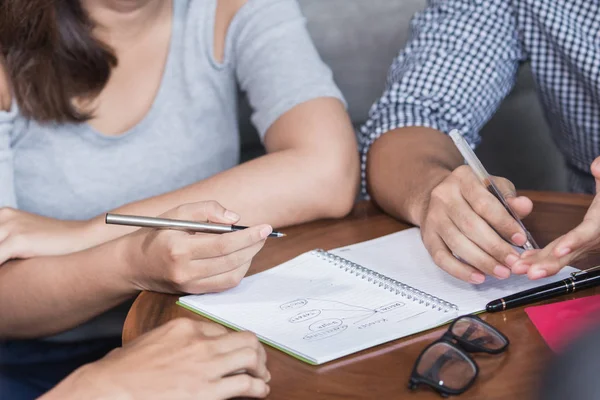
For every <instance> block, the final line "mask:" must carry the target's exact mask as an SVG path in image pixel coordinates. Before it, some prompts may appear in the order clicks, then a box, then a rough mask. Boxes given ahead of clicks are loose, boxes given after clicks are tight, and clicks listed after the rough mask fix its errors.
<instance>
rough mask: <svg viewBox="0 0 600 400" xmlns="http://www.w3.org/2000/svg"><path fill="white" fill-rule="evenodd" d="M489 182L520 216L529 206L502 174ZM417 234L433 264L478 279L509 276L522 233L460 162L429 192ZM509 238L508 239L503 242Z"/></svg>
mask: <svg viewBox="0 0 600 400" xmlns="http://www.w3.org/2000/svg"><path fill="white" fill-rule="evenodd" d="M494 182H495V183H496V185H497V186H498V188H500V190H501V191H502V194H503V195H504V196H505V197H506V198H507V201H508V203H509V204H510V206H511V207H512V208H513V209H514V210H515V212H516V213H517V214H518V215H519V217H520V218H524V217H525V216H527V215H528V214H529V213H531V210H532V208H533V203H532V202H531V200H530V199H529V198H527V197H523V196H521V197H515V188H514V185H513V184H512V183H511V182H510V181H508V180H506V179H504V178H494ZM420 225H421V235H422V237H423V242H424V243H425V247H427V250H428V251H429V253H430V254H431V256H432V257H433V259H434V261H435V263H436V264H437V265H438V266H440V267H441V268H442V269H444V270H445V271H447V272H448V273H450V274H451V275H453V276H455V277H457V278H459V279H462V280H464V281H467V282H471V283H475V284H478V283H482V282H483V281H484V280H485V274H488V275H494V276H495V277H497V278H499V279H505V278H508V277H509V276H510V273H511V268H512V266H513V265H514V264H515V263H516V262H517V261H518V260H519V254H518V253H517V252H516V250H515V249H514V248H513V247H512V246H511V245H510V243H513V244H514V245H516V246H522V245H523V244H525V242H526V241H527V237H526V236H525V232H523V230H522V229H521V227H520V226H519V224H518V223H517V221H515V220H514V218H512V217H511V216H510V214H509V213H508V211H506V209H505V208H504V207H503V206H502V204H501V203H500V202H499V201H498V199H496V198H495V197H494V196H493V195H492V194H491V193H490V192H489V191H488V190H487V188H485V187H484V186H483V185H482V184H481V182H479V181H478V180H477V178H476V177H475V175H474V174H473V172H472V170H471V168H469V167H468V166H466V165H463V166H460V167H458V168H456V169H455V170H454V171H453V172H452V173H451V174H449V175H448V176H447V177H446V178H445V179H444V180H442V181H441V183H439V184H438V185H437V186H436V187H435V188H434V189H433V190H432V191H431V194H430V197H429V202H428V204H427V207H426V209H425V212H424V213H423V214H422V218H421V224H420ZM509 242H510V243H509Z"/></svg>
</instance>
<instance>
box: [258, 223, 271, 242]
mask: <svg viewBox="0 0 600 400" xmlns="http://www.w3.org/2000/svg"><path fill="white" fill-rule="evenodd" d="M271 232H273V228H272V227H271V226H269V225H267V226H265V227H264V228H262V229H261V230H260V237H261V238H263V239H266V238H268V237H269V235H270V234H271Z"/></svg>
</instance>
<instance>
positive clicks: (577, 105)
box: [359, 0, 600, 195]
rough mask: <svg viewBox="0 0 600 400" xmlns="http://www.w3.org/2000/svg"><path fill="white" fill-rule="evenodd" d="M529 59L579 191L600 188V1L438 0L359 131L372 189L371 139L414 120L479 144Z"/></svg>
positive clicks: (421, 16)
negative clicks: (597, 168)
mask: <svg viewBox="0 0 600 400" xmlns="http://www.w3.org/2000/svg"><path fill="white" fill-rule="evenodd" d="M526 61H529V62H530V63H531V69H532V73H533V76H534V79H535V81H536V87H537V89H538V93H539V97H540V100H541V102H542V105H543V107H544V111H545V115H546V118H547V119H548V122H549V125H550V126H551V127H552V134H553V135H554V139H555V141H556V143H557V144H558V146H559V148H560V150H561V151H562V152H563V154H564V156H565V159H566V161H567V166H568V167H569V168H568V170H569V185H570V189H571V190H572V191H575V192H588V193H593V192H595V187H594V180H593V178H592V176H591V175H590V174H589V168H590V164H591V162H592V161H593V160H594V158H595V157H596V156H598V155H600V105H599V103H600V90H599V89H600V1H598V0H430V1H429V6H428V8H427V9H426V10H425V11H423V12H420V13H418V14H416V15H415V17H414V18H413V21H412V31H411V39H410V41H409V42H408V44H407V46H406V48H405V49H404V50H403V51H402V52H401V53H400V54H399V55H398V57H397V58H396V59H395V60H394V63H393V65H392V67H391V69H390V72H389V75H388V80H387V86H386V90H385V92H384V94H383V96H382V97H381V99H380V100H379V101H378V102H377V103H375V104H374V105H373V107H372V108H371V110H370V114H369V119H368V121H367V122H366V123H365V125H364V126H362V127H361V129H360V132H359V141H360V145H361V153H362V154H361V156H362V162H361V164H362V183H363V194H365V195H367V192H366V170H365V168H366V162H367V153H368V151H369V148H370V146H371V144H372V143H373V142H374V141H375V140H376V139H377V138H378V137H380V136H381V135H382V134H384V133H385V132H388V131H390V130H393V129H396V128H400V127H405V126H425V127H431V128H434V129H437V130H440V131H442V132H446V133H447V132H449V131H450V130H451V129H454V128H456V129H459V130H460V131H461V132H462V133H463V134H464V135H465V138H466V139H467V140H468V141H469V142H470V144H471V145H472V146H476V145H477V144H478V143H479V141H480V136H479V130H480V129H481V127H482V126H483V125H484V124H485V123H486V122H487V121H488V120H489V119H490V118H491V116H492V115H493V113H494V112H495V111H496V109H497V108H498V106H499V104H500V102H501V101H502V100H503V99H504V97H505V96H506V95H507V94H508V93H509V92H510V91H511V89H512V87H513V85H514V84H515V80H516V75H517V70H518V67H519V65H520V64H521V63H523V62H526Z"/></svg>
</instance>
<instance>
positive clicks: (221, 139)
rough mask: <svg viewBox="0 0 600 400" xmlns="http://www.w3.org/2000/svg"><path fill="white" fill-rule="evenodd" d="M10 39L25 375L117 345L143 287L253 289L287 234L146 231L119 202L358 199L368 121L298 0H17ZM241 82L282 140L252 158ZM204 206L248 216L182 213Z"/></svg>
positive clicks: (6, 149)
mask: <svg viewBox="0 0 600 400" xmlns="http://www.w3.org/2000/svg"><path fill="white" fill-rule="evenodd" d="M0 50H1V51H2V61H1V65H0V66H1V67H2V68H0V70H3V72H2V75H0V110H1V111H0V207H3V208H2V209H0V264H3V265H2V267H0V315H2V324H0V338H3V339H6V341H5V342H4V344H3V345H2V346H3V347H2V348H0V353H1V354H2V362H1V363H0V364H1V365H3V366H5V367H2V366H0V371H2V372H6V371H8V370H10V373H9V374H8V375H11V377H10V379H12V380H13V381H14V380H15V379H16V380H19V379H20V380H21V381H22V380H23V379H22V378H23V377H22V376H20V375H19V368H21V367H22V368H23V371H26V374H25V373H24V375H27V376H32V374H34V372H35V371H36V369H35V368H34V367H33V366H34V365H38V364H39V365H48V362H54V363H55V364H54V366H53V368H52V373H53V374H54V375H55V376H54V377H53V378H52V379H50V380H48V379H47V375H48V374H47V373H46V372H47V371H43V372H40V374H39V375H40V376H41V377H34V379H36V380H37V381H39V382H42V383H41V384H40V385H38V386H39V389H40V390H45V389H47V388H48V387H50V386H51V385H52V383H53V382H54V381H56V380H58V379H60V378H62V376H64V375H66V373H68V372H70V370H72V369H73V368H75V367H76V366H77V365H79V364H81V363H82V362H87V361H89V360H90V359H94V358H96V357H98V356H99V355H100V354H102V353H103V352H105V351H106V349H107V348H110V347H111V346H113V345H114V343H115V342H116V340H117V338H118V337H119V335H120V330H121V327H122V323H123V320H124V316H125V312H126V310H127V301H128V300H130V299H131V298H132V297H133V296H135V294H136V293H137V292H138V291H140V290H146V289H147V290H155V291H163V292H173V293H179V292H185V293H202V292H207V291H217V290H224V289H226V288H228V287H231V286H234V285H236V284H237V283H238V282H239V280H240V279H241V278H242V277H243V275H244V274H245V272H246V271H247V268H248V266H249V265H250V261H251V259H252V257H253V255H254V254H255V253H256V252H257V251H258V250H259V249H260V246H262V243H263V241H264V235H265V233H266V232H268V231H270V229H271V228H270V226H267V225H259V226H256V227H254V228H253V229H251V230H249V231H248V232H245V233H243V234H241V235H237V236H236V235H235V234H228V235H223V236H222V237H216V236H215V235H196V236H193V237H190V236H189V235H187V234H182V233H181V232H159V233H157V232H153V231H147V230H139V231H136V232H132V229H129V228H125V227H119V228H117V227H114V226H110V227H108V226H105V225H104V224H103V219H102V214H103V213H105V212H107V211H115V212H120V213H127V214H143V215H159V214H162V213H165V212H167V211H168V210H170V209H171V211H169V212H168V215H170V216H174V217H179V218H188V219H209V220H214V221H217V222H222V223H231V222H234V221H236V222H237V221H238V219H239V217H238V216H237V215H240V216H241V219H239V223H240V224H247V225H254V224H258V223H267V224H270V225H275V226H284V225H290V224H295V223H300V222H303V221H307V220H311V219H315V218H324V217H341V216H343V215H344V214H346V213H347V212H348V211H349V210H350V208H351V207H352V204H353V200H354V196H355V190H356V184H357V179H358V161H357V151H356V144H355V138H354V133H353V130H352V127H351V124H350V121H349V118H348V116H347V114H346V112H345V109H344V104H343V99H342V96H341V94H340V93H339V91H338V89H337V88H336V86H335V84H334V82H333V80H332V76H331V71H330V70H329V69H328V68H327V67H326V66H325V65H324V63H323V62H322V61H321V60H320V58H319V56H318V54H317V52H316V50H315V48H314V46H313V44H312V43H311V41H310V38H309V36H308V33H307V31H306V28H305V26H304V20H303V18H302V16H301V13H300V11H299V8H298V5H297V4H296V2H295V1H294V0H247V1H245V0H169V1H166V0H141V1H136V2H131V1H126V0H79V1H77V0H70V1H58V0H55V1H44V0H21V1H17V0H15V1H9V2H2V5H1V6H0ZM238 87H239V88H241V90H242V91H244V92H245V93H246V94H247V96H248V99H249V101H250V104H251V106H252V108H253V115H252V121H253V123H254V125H255V126H256V128H257V130H258V132H259V134H260V137H261V139H262V140H263V143H264V145H265V148H266V150H267V154H266V155H265V156H263V157H260V158H257V159H255V160H252V161H250V162H247V163H244V164H241V165H237V164H238V161H239V159H238V157H239V150H240V143H239V138H238V128H237V102H238V99H237V88H238ZM201 200H216V201H218V202H219V203H220V204H222V205H223V206H224V207H226V209H227V210H235V213H233V212H231V211H226V209H225V208H223V207H221V206H220V205H218V204H216V203H210V202H209V203H200V204H192V205H186V206H184V207H182V208H176V207H178V206H179V205H181V204H188V203H195V202H198V201H201ZM236 213H237V214H236ZM23 339H30V340H27V341H23ZM31 339H33V340H31ZM15 340H16V341H15ZM32 349H33V350H32ZM61 365H62V366H64V367H61ZM6 366H8V367H6ZM2 376H6V374H4V375H2ZM38 378H39V379H38ZM5 385H6V384H5ZM44 385H45V386H44ZM0 386H2V382H0Z"/></svg>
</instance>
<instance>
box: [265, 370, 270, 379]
mask: <svg viewBox="0 0 600 400" xmlns="http://www.w3.org/2000/svg"><path fill="white" fill-rule="evenodd" d="M270 380H271V373H270V372H269V371H267V380H266V381H265V382H269V381H270Z"/></svg>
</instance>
